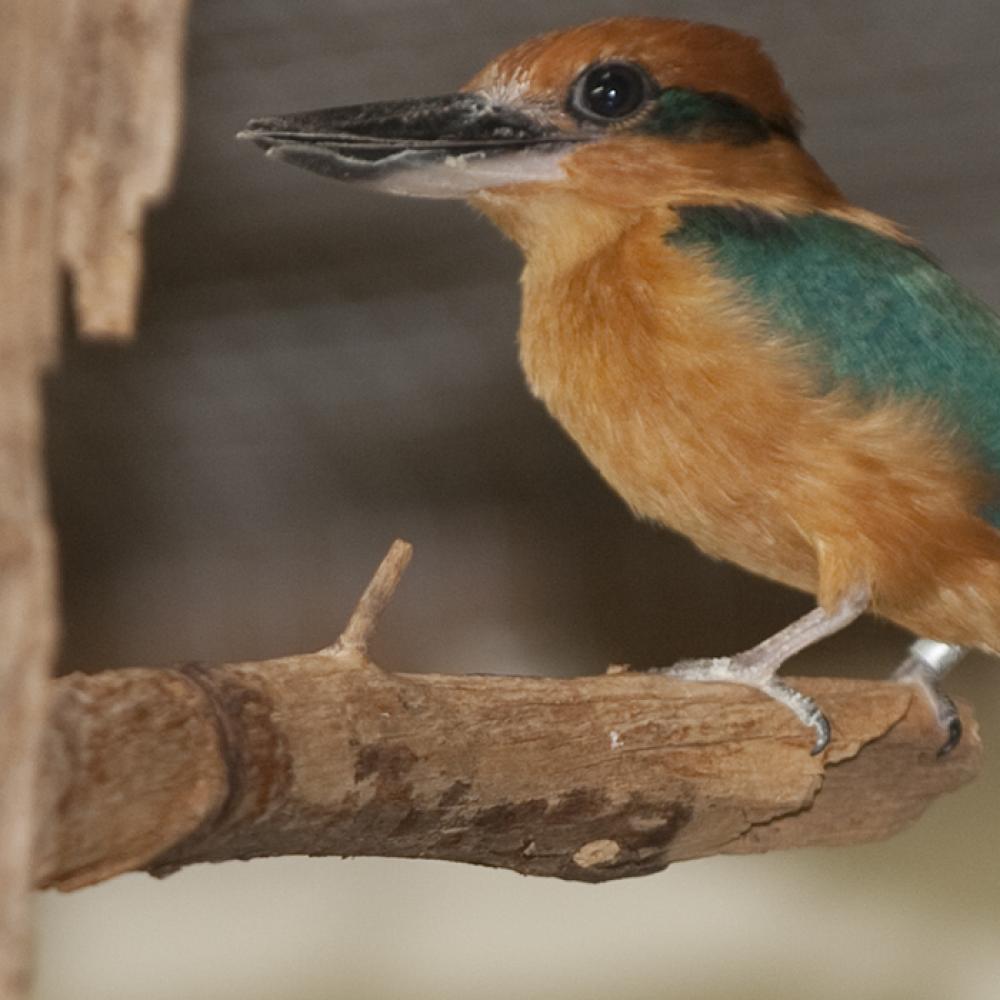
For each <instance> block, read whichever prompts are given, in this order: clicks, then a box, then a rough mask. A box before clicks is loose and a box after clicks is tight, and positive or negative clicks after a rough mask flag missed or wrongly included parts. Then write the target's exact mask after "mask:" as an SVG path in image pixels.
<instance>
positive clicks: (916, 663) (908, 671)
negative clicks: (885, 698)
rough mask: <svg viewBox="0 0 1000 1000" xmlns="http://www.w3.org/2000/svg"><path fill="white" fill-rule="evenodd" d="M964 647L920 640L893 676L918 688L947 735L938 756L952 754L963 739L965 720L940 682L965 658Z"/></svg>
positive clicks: (911, 647) (896, 679)
mask: <svg viewBox="0 0 1000 1000" xmlns="http://www.w3.org/2000/svg"><path fill="white" fill-rule="evenodd" d="M965 652H966V651H965V650H964V649H963V648H962V647H961V646H952V645H950V644H949V643H946V642H933V641H932V640H930V639H918V640H917V641H916V642H915V643H914V644H913V645H912V646H910V654H909V656H907V658H906V659H905V660H903V662H902V663H901V664H900V665H899V666H898V667H897V668H896V670H895V671H894V672H893V675H892V679H893V680H894V681H898V682H899V683H900V684H910V685H912V686H913V687H915V688H917V690H918V691H920V693H921V694H922V695H923V696H924V698H925V699H926V700H927V702H928V703H929V704H930V706H931V709H932V711H933V712H934V715H935V717H936V718H937V721H938V725H939V726H940V727H941V730H942V732H943V733H944V743H942V744H941V746H940V748H939V749H938V756H939V757H944V756H945V755H946V754H949V753H951V751H952V750H954V749H955V747H957V746H958V744H959V743H960V742H961V739H962V720H961V719H960V718H959V714H958V709H957V708H956V707H955V703H954V702H953V701H952V700H951V698H949V697H948V695H946V694H945V693H944V692H943V691H942V690H941V687H940V683H941V679H942V678H943V677H944V675H945V674H946V673H948V671H949V670H951V668H952V667H953V666H955V664H956V663H958V661H959V660H961V659H962V657H963V656H965Z"/></svg>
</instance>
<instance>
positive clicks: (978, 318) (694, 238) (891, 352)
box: [666, 205, 1000, 525]
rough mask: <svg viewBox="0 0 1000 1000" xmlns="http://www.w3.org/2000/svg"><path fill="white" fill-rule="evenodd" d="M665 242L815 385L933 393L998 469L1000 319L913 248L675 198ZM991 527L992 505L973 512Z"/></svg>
mask: <svg viewBox="0 0 1000 1000" xmlns="http://www.w3.org/2000/svg"><path fill="white" fill-rule="evenodd" d="M679 215H680V219H681V225H680V226H679V227H678V228H677V229H675V230H673V231H672V232H670V233H668V234H667V236H666V240H667V242H668V243H670V244H671V245H674V246H677V247H679V248H682V249H699V250H701V251H703V252H705V253H707V254H708V255H709V256H710V258H711V259H712V260H713V262H714V263H715V264H716V266H717V267H718V268H719V269H720V271H721V272H722V273H723V274H724V275H725V276H726V277H728V278H730V279H732V280H734V281H736V282H738V283H739V284H741V285H742V286H743V287H744V288H746V289H747V291H748V292H749V294H750V296H751V297H752V299H753V300H754V301H755V302H756V303H758V304H759V305H762V306H763V307H764V308H765V309H766V310H767V311H768V313H769V314H770V315H771V317H773V319H774V322H775V328H776V329H778V330H781V331H783V332H785V333H786V334H787V335H789V336H791V337H793V338H795V340H796V341H798V342H799V343H802V344H803V345H804V346H805V347H807V348H808V350H809V351H810V354H811V355H812V356H814V357H815V359H816V365H817V370H818V372H819V376H820V378H821V380H822V384H823V386H824V387H825V389H827V390H830V389H832V388H834V387H836V386H839V385H842V384H844V383H845V382H847V383H849V384H850V387H851V389H852V390H853V391H854V392H855V393H856V394H857V395H858V396H860V397H861V398H862V399H866V400H877V399H881V398H885V397H886V396H890V395H895V396H900V397H906V398H911V399H914V398H916V399H928V400H933V401H934V402H935V404H936V405H937V407H938V410H939V412H940V413H941V414H942V415H943V416H944V417H945V419H947V420H949V421H951V422H952V423H953V424H954V427H955V429H956V430H957V431H958V434H959V438H960V439H961V440H964V441H965V442H966V443H967V445H968V446H969V447H970V448H971V449H972V450H973V451H974V452H975V453H977V454H978V455H979V456H980V458H981V460H982V461H983V463H984V464H985V465H986V466H987V467H988V468H989V470H991V471H992V472H994V473H997V474H1000V317H998V316H997V315H996V314H995V313H994V312H992V311H991V310H990V309H989V308H988V307H987V306H985V305H984V304H983V303H982V302H980V301H979V300H978V299H976V298H975V297H974V296H973V295H972V294H970V293H969V292H967V291H966V290H965V289H964V288H962V286H961V285H959V284H958V282H956V281H955V279H954V278H952V277H951V276H950V275H948V274H947V273H946V272H945V271H942V270H941V268H940V267H938V266H937V264H935V263H934V261H933V260H931V259H930V258H929V257H928V256H927V255H926V254H924V253H923V252H922V251H921V250H920V249H918V248H916V247H911V246H908V245H906V244H904V243H900V242H897V241H896V240H893V239H891V238H889V237H886V236H881V235H879V234H878V233H874V232H872V231H871V230H869V229H866V228H865V227H863V226H859V225H855V224H854V223H851V222H847V221H844V220H842V219H837V218H834V217H832V216H829V215H826V214H824V213H822V212H815V213H812V214H809V215H794V216H785V215H780V216H779V215H773V214H770V213H767V212H763V211H761V210H758V209H754V208H750V207H736V206H733V207H728V206H707V205H706V206H685V207H683V208H680V209H679ZM984 516H986V517H988V518H989V520H991V521H992V522H993V523H995V524H998V525H1000V507H997V508H991V510H990V511H988V512H984Z"/></svg>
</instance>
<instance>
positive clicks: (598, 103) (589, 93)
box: [569, 62, 653, 122]
mask: <svg viewBox="0 0 1000 1000" xmlns="http://www.w3.org/2000/svg"><path fill="white" fill-rule="evenodd" d="M652 89H653V88H652V84H651V81H650V79H649V77H648V76H647V75H646V74H645V73H644V72H643V71H642V70H641V69H640V68H639V67H638V66H633V65H632V64H631V63H624V62H608V63H600V64H598V65H597V66H591V67H589V68H588V69H585V70H584V71H583V72H582V73H581V74H580V76H579V77H578V78H577V80H576V83H574V84H573V88H572V90H570V94H569V109H570V111H574V112H576V113H577V114H578V115H582V116H583V117H584V118H589V119H590V120H591V121H594V120H597V121H604V122H609V121H618V120H620V119H622V118H627V117H628V116H629V115H630V114H632V112H633V111H636V110H637V109H638V108H639V107H640V106H641V105H642V104H643V102H644V101H645V100H646V98H647V97H649V96H650V94H651V92H652Z"/></svg>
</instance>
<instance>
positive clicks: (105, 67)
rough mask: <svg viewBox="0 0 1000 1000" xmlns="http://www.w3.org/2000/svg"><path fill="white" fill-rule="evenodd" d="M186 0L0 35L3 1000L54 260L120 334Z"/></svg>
mask: <svg viewBox="0 0 1000 1000" xmlns="http://www.w3.org/2000/svg"><path fill="white" fill-rule="evenodd" d="M185 6H186V4H185V3H184V2H176V3H172V4H166V5H160V4H156V3H154V2H152V0H89V2H87V3H83V2H82V0H11V2H10V3H8V4H6V5H5V6H4V9H3V12H4V23H3V28H2V30H0V124H2V128H3V142H2V143H0V998H17V997H21V996H23V994H24V993H25V991H26V988H27V986H26V982H27V975H26V961H25V955H26V952H27V939H28V933H27V927H28V913H27V894H28V890H29V888H30V885H31V863H30V853H31V849H32V844H33V837H34V831H33V816H34V812H35V790H34V783H35V776H36V766H37V756H38V754H37V748H38V746H39V740H40V735H41V731H42V729H43V727H44V723H45V718H46V705H45V700H46V676H47V674H48V672H49V669H50V665H51V661H52V658H53V655H54V649H55V641H56V607H55V583H54V577H55V571H54V557H53V540H52V534H51V529H50V526H49V524H48V521H47V510H46V497H45V476H44V468H43V462H42V434H41V426H42V414H41V400H40V394H39V381H40V378H41V375H42V373H43V370H44V366H45V365H46V364H47V363H48V362H50V361H51V360H52V358H53V357H54V355H55V344H56V340H57V337H56V334H57V330H58V320H59V313H60V308H61V303H62V294H61V291H62V289H61V285H62V267H61V262H62V261H63V260H65V261H66V262H67V263H68V265H69V267H70V269H71V271H72V273H73V274H74V276H75V278H76V293H77V295H76V298H77V305H78V315H79V319H80V325H81V328H82V329H84V330H85V331H87V332H90V333H95V334H96V333H102V334H114V335H121V334H125V333H128V332H130V331H131V329H132V326H133V324H134V317H135V302H136V299H137V294H138V280H139V266H138V250H139V239H140V238H139V231H140V226H139V223H140V217H141V213H142V208H143V207H144V205H145V203H146V202H147V201H148V200H149V199H150V198H152V197H155V196H157V195H159V194H162V193H163V191H164V190H165V187H166V184H167V183H168V180H169V173H170V167H171V164H172V162H173V158H174V148H175V145H176V138H177V128H176V123H177V118H178V108H179V85H178V74H179V64H180V41H181V30H182V25H183V22H184V13H185Z"/></svg>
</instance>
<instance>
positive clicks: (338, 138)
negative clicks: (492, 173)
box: [237, 94, 580, 197]
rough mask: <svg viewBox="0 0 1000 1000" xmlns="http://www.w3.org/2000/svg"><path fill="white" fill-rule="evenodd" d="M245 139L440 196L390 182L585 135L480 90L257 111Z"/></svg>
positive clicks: (313, 166)
mask: <svg viewBox="0 0 1000 1000" xmlns="http://www.w3.org/2000/svg"><path fill="white" fill-rule="evenodd" d="M237 138H240V139H249V140H251V141H253V142H255V143H256V144H257V145H258V146H260V147H261V148H262V149H264V150H266V151H267V153H268V155H269V156H274V157H277V158H279V159H282V160H287V161H288V162H290V163H293V164H295V165H296V166H300V167H304V168H305V169H307V170H312V171H314V172H316V173H318V174H323V175H324V176H327V177H332V178H334V179H336V180H340V181H362V182H367V183H369V184H373V185H374V186H379V187H384V188H386V189H387V190H398V191H399V192H400V193H406V194H424V195H432V196H433V195H434V194H435V191H433V190H424V189H423V188H421V189H420V190H415V189H414V185H413V184H407V183H403V184H402V185H397V186H395V187H394V186H393V185H392V184H391V183H383V182H387V181H388V180H389V178H390V177H392V176H398V175H400V174H409V175H411V177H412V175H413V173H414V172H415V171H422V172H423V173H424V174H425V175H426V174H427V172H428V168H433V167H434V166H440V165H443V164H447V165H448V166H449V167H454V168H461V167H463V166H464V167H467V166H468V165H469V164H470V163H471V162H474V161H480V160H482V159H484V158H487V157H495V156H498V155H508V154H516V153H525V152H527V151H537V150H538V148H539V147H544V148H545V151H546V152H551V151H553V149H555V148H557V147H559V146H565V145H567V144H570V143H573V142H576V141H580V140H579V138H578V137H577V136H574V135H571V134H567V133H565V132H560V131H559V130H558V129H556V128H555V127H554V126H551V125H547V124H544V123H541V122H540V121H539V120H537V119H536V118H534V117H532V116H529V115H527V114H525V113H523V112H521V111H517V110H515V109H511V108H508V107H504V106H501V105H496V104H494V103H492V102H490V101H489V100H488V99H487V98H485V97H483V96H482V95H479V94H446V95H444V96H443V97H429V98H422V99H416V100H404V101H387V102H380V103H375V104H358V105H354V106H351V107H344V108H325V109H322V110H319V111H304V112H299V113H296V114H290V115H276V116H274V117H271V118H254V119H253V120H251V121H250V122H248V123H247V126H246V128H245V129H244V130H243V131H242V132H240V133H239V134H238V136H237ZM453 173H454V171H453ZM451 179H452V180H454V177H452V178H451ZM418 186H419V185H418ZM481 186H482V185H479V187H481ZM447 187H448V190H444V188H442V190H441V192H440V196H445V197H453V196H455V195H456V194H459V193H462V192H459V191H458V190H457V188H456V186H455V185H454V184H449V185H447ZM475 189H478V188H476V187H472V188H468V190H475ZM468 190H467V191H466V192H465V193H468Z"/></svg>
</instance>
